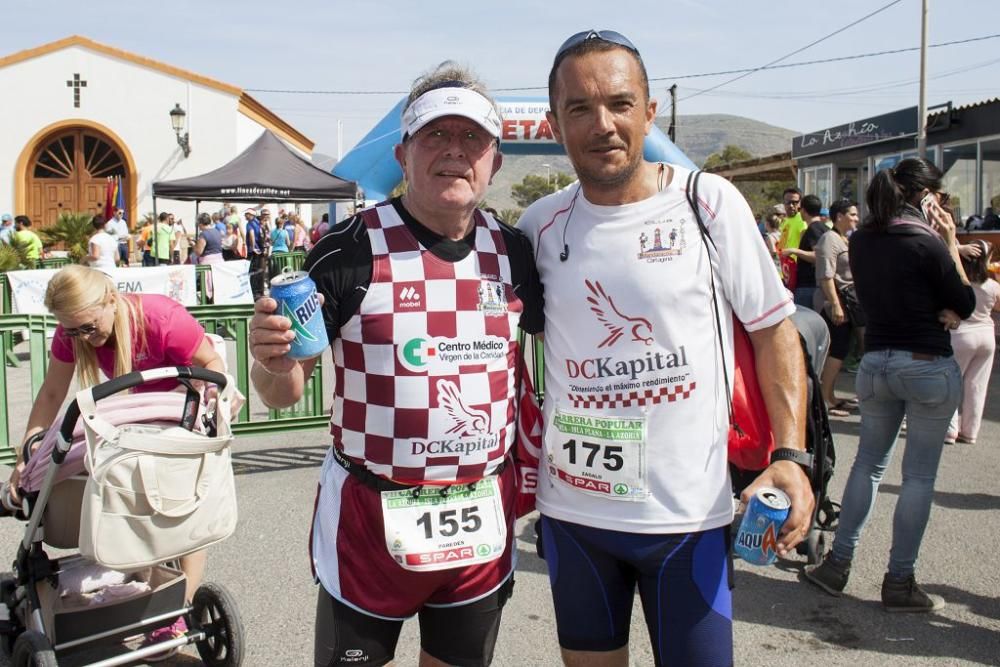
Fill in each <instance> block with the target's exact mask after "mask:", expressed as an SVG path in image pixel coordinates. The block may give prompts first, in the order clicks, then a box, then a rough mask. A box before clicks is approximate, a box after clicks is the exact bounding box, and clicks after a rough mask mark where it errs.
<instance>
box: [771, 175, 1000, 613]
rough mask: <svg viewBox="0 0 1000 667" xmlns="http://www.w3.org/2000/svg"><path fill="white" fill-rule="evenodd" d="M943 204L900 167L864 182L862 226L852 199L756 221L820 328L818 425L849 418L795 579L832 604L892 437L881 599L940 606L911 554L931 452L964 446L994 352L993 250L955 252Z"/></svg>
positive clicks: (809, 204) (916, 607)
mask: <svg viewBox="0 0 1000 667" xmlns="http://www.w3.org/2000/svg"><path fill="white" fill-rule="evenodd" d="M948 200H949V197H948V194H947V193H946V192H943V191H942V174H941V172H940V170H939V169H938V168H937V167H936V166H935V165H934V164H932V163H931V162H928V161H926V160H923V159H920V158H911V159H906V160H903V161H901V162H900V163H899V164H897V165H896V166H895V167H892V168H889V169H885V170H882V171H880V172H879V173H878V174H876V175H875V177H874V178H873V180H872V183H871V184H870V186H869V188H868V190H867V193H866V198H865V204H866V210H867V214H866V216H865V220H864V222H863V223H862V222H861V221H860V219H859V216H858V206H857V202H854V201H850V200H847V199H842V200H839V201H835V202H833V203H831V204H830V206H829V209H826V208H824V207H823V202H821V201H820V200H819V198H818V197H816V196H815V195H812V194H806V195H804V196H803V194H802V193H801V192H800V191H799V190H798V189H797V188H788V189H787V190H786V191H785V192H784V202H783V209H784V210H783V211H775V210H773V209H772V210H769V211H767V212H765V215H764V216H763V224H762V228H763V233H764V236H765V242H766V245H767V247H768V249H769V250H770V252H771V254H772V259H773V260H774V262H775V266H776V267H778V271H779V273H780V274H781V276H782V279H783V281H784V283H785V285H786V287H787V288H788V289H789V290H790V291H792V293H793V294H794V298H795V303H796V304H797V305H798V306H799V307H802V308H810V309H814V310H816V311H817V312H819V313H820V315H821V316H822V317H823V319H824V320H825V321H826V324H827V326H828V328H829V331H830V347H829V354H828V356H827V360H826V362H825V365H824V367H823V370H822V375H821V378H820V380H821V391H822V395H823V398H824V400H825V402H826V404H827V409H828V414H829V415H830V416H832V417H839V418H842V417H848V416H850V415H851V414H852V413H854V412H856V411H857V412H860V417H861V435H860V442H859V445H858V453H857V456H856V457H855V459H854V461H853V465H852V467H851V470H850V474H849V477H848V480H847V485H846V487H845V491H844V497H843V500H842V511H841V514H840V522H839V524H838V529H837V532H836V536H835V540H834V543H833V548H832V550H831V552H830V554H829V555H828V556H827V557H826V558H825V560H824V561H823V562H822V563H821V564H820V565H818V566H816V567H814V568H810V569H807V570H806V572H805V577H806V579H807V580H808V581H810V582H812V583H814V584H815V585H817V586H819V587H820V588H822V589H823V590H824V591H826V592H828V593H830V594H832V595H840V593H841V592H842V591H843V590H844V588H845V587H846V585H847V581H848V577H849V574H850V566H851V560H852V558H853V556H854V552H855V549H856V547H857V546H858V544H859V542H860V538H861V533H862V530H863V528H864V526H865V524H866V523H867V521H868V517H869V515H870V513H871V509H872V507H873V505H874V503H875V497H876V494H877V490H878V486H879V483H880V482H881V479H882V475H883V474H884V472H885V469H886V466H887V465H888V463H889V461H890V460H891V456H892V452H893V450H894V446H895V444H896V441H897V438H898V437H899V435H900V433H901V432H906V434H907V436H906V445H905V450H904V454H903V486H902V490H901V492H900V497H899V502H898V503H897V505H896V510H895V515H894V519H893V526H892V538H893V539H892V552H891V554H890V558H889V561H888V566H887V571H886V574H885V577H884V579H883V583H882V592H881V594H882V602H883V605H884V607H885V608H886V609H887V610H888V611H894V612H927V611H935V610H937V609H940V608H941V607H943V606H944V600H943V599H942V598H941V597H940V596H937V595H932V594H929V593H927V592H926V591H925V590H924V589H923V588H922V587H921V586H920V585H919V584H918V583H917V581H916V575H915V570H916V561H917V555H918V552H919V549H920V543H921V540H922V537H923V534H924V530H925V528H926V526H927V522H928V520H929V517H930V508H931V500H932V496H933V491H934V480H935V478H936V475H937V469H938V465H939V462H940V459H941V455H942V451H943V448H944V446H945V445H947V444H955V443H956V442H960V443H965V444H973V443H975V442H976V438H977V435H978V432H979V428H980V425H981V423H982V418H983V411H984V409H985V403H986V392H987V387H988V384H989V378H990V372H991V370H992V367H993V356H994V350H995V347H996V330H995V324H994V320H993V318H992V314H993V313H994V312H998V311H1000V285H998V284H997V283H996V282H995V281H994V280H993V279H992V278H991V277H990V275H989V266H990V258H991V256H992V254H993V247H992V245H991V244H990V243H988V242H986V241H982V240H978V241H974V242H972V243H969V244H965V245H961V244H959V243H958V241H957V228H956V223H955V221H954V220H953V217H952V212H951V210H950V208H949V206H948ZM849 356H854V357H855V359H856V360H857V361H856V362H855V363H856V368H855V369H854V372H856V373H857V379H856V387H855V389H856V391H855V393H856V396H857V398H856V399H848V398H844V399H838V397H837V393H836V389H835V386H836V382H837V377H838V374H839V373H840V371H841V369H842V367H843V366H844V364H845V360H846V359H847V358H848V357H849Z"/></svg>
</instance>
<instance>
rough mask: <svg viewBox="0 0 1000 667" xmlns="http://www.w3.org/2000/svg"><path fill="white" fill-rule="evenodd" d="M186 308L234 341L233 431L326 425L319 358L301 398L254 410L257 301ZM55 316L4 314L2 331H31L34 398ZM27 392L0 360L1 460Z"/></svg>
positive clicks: (13, 439) (9, 455)
mask: <svg viewBox="0 0 1000 667" xmlns="http://www.w3.org/2000/svg"><path fill="white" fill-rule="evenodd" d="M188 311H189V312H190V313H191V314H192V316H194V318H195V319H196V320H198V322H200V323H201V325H202V326H203V327H205V331H206V332H208V333H214V334H217V335H219V336H222V338H224V339H226V340H229V341H233V342H234V343H235V347H236V354H235V358H232V357H231V358H229V359H228V364H229V373H230V374H231V375H232V376H233V377H234V378H235V380H236V386H237V388H238V389H239V390H240V392H242V393H243V395H244V396H246V397H247V402H246V403H245V404H244V405H243V407H242V408H241V409H240V413H239V415H237V418H236V421H235V423H234V424H233V431H234V432H235V433H237V434H263V433H278V432H284V431H295V430H306V429H315V428H322V427H324V426H326V424H327V422H328V421H329V417H328V414H329V411H328V409H327V408H325V406H324V396H325V393H324V388H323V365H322V363H317V364H316V367H315V370H314V371H313V374H312V377H310V378H309V380H308V381H307V382H306V387H305V391H304V393H303V396H302V399H301V400H300V401H299V402H298V403H296V404H295V405H293V406H290V407H288V408H284V409H281V410H275V409H269V410H268V411H267V413H266V415H260V414H258V415H253V414H252V413H253V412H254V409H255V408H256V407H257V405H256V401H258V400H260V399H259V398H257V397H256V396H255V395H252V394H251V393H250V364H251V358H250V345H249V330H250V318H251V317H252V315H253V306H252V305H250V304H246V305H230V306H216V305H199V306H191V307H189V308H188ZM55 326H56V321H55V318H53V317H50V316H45V315H11V314H3V315H0V335H2V336H3V337H4V340H6V338H7V336H11V337H12V336H13V334H14V332H17V331H24V330H27V331H28V341H29V364H30V373H31V385H30V386H31V398H32V399H34V398H35V397H36V396H37V395H38V391H39V389H40V388H41V386H42V381H43V380H44V378H45V371H46V370H47V368H48V360H49V355H48V351H49V343H50V341H49V339H48V337H47V335H46V333H47V332H49V331H51V330H54V329H55ZM18 391H23V390H22V389H21V388H20V387H18V386H16V384H15V383H12V382H9V381H8V371H7V368H6V366H3V365H0V463H11V462H12V461H13V460H14V449H13V447H15V446H17V445H18V444H19V443H20V436H21V434H20V433H12V432H11V422H10V418H9V413H8V409H9V401H10V399H11V398H12V397H14V396H15V395H16V394H14V392H18Z"/></svg>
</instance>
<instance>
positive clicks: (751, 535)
mask: <svg viewBox="0 0 1000 667" xmlns="http://www.w3.org/2000/svg"><path fill="white" fill-rule="evenodd" d="M791 506H792V501H791V500H789V499H788V496H787V495H785V492H784V491H780V490H778V489H775V488H772V487H769V486H765V487H763V488H760V489H758V490H757V493H755V494H753V497H751V498H750V503H749V504H748V505H747V509H746V513H745V514H744V515H743V521H742V522H741V523H740V529H739V531H738V532H737V533H736V543H735V544H734V545H733V550H734V551H735V552H736V555H737V556H739V557H740V558H742V559H743V560H745V561H746V562H748V563H751V564H753V565H770V564H771V563H773V562H774V560H775V559H776V558H777V557H778V533H779V532H780V531H781V527H782V526H783V525H784V524H785V519H787V518H788V511H789V509H790V508H791Z"/></svg>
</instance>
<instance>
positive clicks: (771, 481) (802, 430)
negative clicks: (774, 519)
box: [742, 318, 819, 556]
mask: <svg viewBox="0 0 1000 667" xmlns="http://www.w3.org/2000/svg"><path fill="white" fill-rule="evenodd" d="M750 341H751V343H752V344H753V349H754V359H755V361H756V364H757V378H758V381H759V382H760V390H761V394H762V395H763V398H764V404H765V405H766V406H767V415H768V418H769V419H770V421H771V432H772V433H773V434H774V443H775V447H789V448H792V449H800V450H803V451H804V450H805V447H806V439H805V438H806V397H807V394H806V370H805V359H804V357H803V355H802V354H801V353H800V352H799V350H800V349H801V343H800V342H799V333H798V330H797V329H796V328H795V325H794V324H793V323H792V321H791V320H789V319H787V318H786V319H784V320H782V321H781V322H779V323H778V324H776V325H774V326H772V327H767V328H765V329H760V330H758V331H752V332H750ZM815 391H819V387H816V388H815ZM761 486H774V487H777V488H779V489H781V490H782V491H784V492H785V493H787V494H788V496H789V498H790V499H791V501H792V509H791V512H790V513H789V515H788V520H787V521H786V522H785V525H784V527H783V528H782V530H781V535H780V536H779V539H778V553H779V554H780V555H782V556H784V555H785V554H787V553H788V551H789V550H790V549H792V548H793V547H794V546H795V545H796V544H798V543H799V542H801V541H802V540H803V539H805V537H806V536H807V535H808V534H809V528H810V525H811V523H812V513H813V506H814V504H815V498H814V497H813V493H812V488H811V487H810V484H809V478H808V477H807V476H806V474H805V472H804V471H803V469H802V467H801V466H799V465H798V464H797V463H795V462H793V461H776V462H774V463H772V464H771V465H770V466H768V468H767V469H766V470H764V472H762V473H761V474H760V476H758V477H757V479H756V480H754V482H753V483H752V484H751V485H750V486H748V487H747V488H746V489H745V490H744V491H743V494H742V498H743V500H744V502H747V501H748V500H749V498H750V496H752V495H753V493H754V492H756V490H757V489H758V488H760V487H761Z"/></svg>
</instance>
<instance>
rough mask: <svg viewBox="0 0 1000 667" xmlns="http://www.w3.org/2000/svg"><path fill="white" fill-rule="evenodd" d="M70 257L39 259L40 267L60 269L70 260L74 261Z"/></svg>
mask: <svg viewBox="0 0 1000 667" xmlns="http://www.w3.org/2000/svg"><path fill="white" fill-rule="evenodd" d="M72 261H73V260H71V259H70V258H69V257H46V258H45V259H40V260H38V268H40V269H59V268H62V267H64V266H66V265H67V264H69V263H70V262H72Z"/></svg>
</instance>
